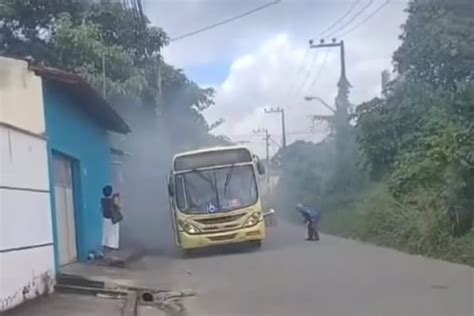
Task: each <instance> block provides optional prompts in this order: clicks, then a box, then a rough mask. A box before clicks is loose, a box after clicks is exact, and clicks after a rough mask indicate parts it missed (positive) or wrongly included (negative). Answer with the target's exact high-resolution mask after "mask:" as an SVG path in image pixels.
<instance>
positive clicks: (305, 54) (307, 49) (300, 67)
mask: <svg viewBox="0 0 474 316" xmlns="http://www.w3.org/2000/svg"><path fill="white" fill-rule="evenodd" d="M309 51H310V50H309V48H306V51H305V52H304V57H303V59H301V61H300V63H299V65H298V68H296V69H297V71H296V72H295V73H294V74H295V76H296V78H298V75H299V73H300V72H302V71H303V69H304V64H305V62H306V58H307V57H308V56H309ZM292 77H293V76H292ZM296 81H297V80H291V84H290V88H289V89H288V90H287V93H288V94H287V95H288V96H291V95H293V90H294V89H295V88H296V87H295V84H296ZM282 92H283V91H282ZM287 102H289V100H288V101H287Z"/></svg>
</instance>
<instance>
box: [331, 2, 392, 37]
mask: <svg viewBox="0 0 474 316" xmlns="http://www.w3.org/2000/svg"><path fill="white" fill-rule="evenodd" d="M390 1H391V0H387V1H385V2H384V3H382V4H381V5H380V6H378V7H377V9H375V10H374V12H372V13H371V14H369V15H368V16H366V17H365V19H363V20H361V21H360V22H359V23H357V24H356V25H354V27H352V28H350V29H349V30H347V31H345V32H344V33H342V34H340V35H339V37H344V36H346V35H348V34H350V33H352V32H353V31H355V30H356V29H358V28H359V27H360V26H361V25H363V24H364V23H366V22H367V21H368V20H370V19H371V18H372V17H373V16H374V15H376V14H377V13H379V11H380V10H382V9H383V8H384V7H385V6H387V5H388V4H389V3H390Z"/></svg>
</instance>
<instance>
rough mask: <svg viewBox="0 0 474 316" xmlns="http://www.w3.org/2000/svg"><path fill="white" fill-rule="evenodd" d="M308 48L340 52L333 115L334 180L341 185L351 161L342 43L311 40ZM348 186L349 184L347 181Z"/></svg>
mask: <svg viewBox="0 0 474 316" xmlns="http://www.w3.org/2000/svg"><path fill="white" fill-rule="evenodd" d="M309 46H310V48H315V49H318V48H331V47H338V48H339V50H340V58H341V59H340V62H341V75H340V78H339V82H338V83H337V87H338V92H337V96H336V102H335V103H336V104H335V110H334V115H333V122H334V130H335V138H336V159H337V160H336V170H335V179H336V181H337V182H338V183H342V182H340V181H339V180H340V179H342V178H343V177H347V176H348V175H349V171H350V170H349V169H348V168H349V166H350V164H351V163H353V162H351V161H348V160H347V158H348V149H349V148H350V146H351V142H350V137H351V136H352V135H351V133H350V125H349V109H350V103H349V88H350V87H351V84H350V83H349V81H348V80H347V77H346V57H345V50H344V41H340V42H337V41H336V39H335V38H333V39H332V42H331V43H325V41H324V39H321V40H320V41H319V44H314V42H313V40H310V41H309ZM347 184H348V185H350V182H349V181H347Z"/></svg>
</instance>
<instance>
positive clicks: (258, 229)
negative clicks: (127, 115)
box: [180, 220, 266, 249]
mask: <svg viewBox="0 0 474 316" xmlns="http://www.w3.org/2000/svg"><path fill="white" fill-rule="evenodd" d="M265 235H266V232H265V221H263V220H262V221H260V222H259V223H258V224H257V225H255V226H253V227H248V228H242V229H239V230H232V231H226V232H219V233H212V234H199V235H191V234H187V233H186V232H183V231H182V232H180V237H181V248H183V249H195V248H204V247H212V246H219V245H228V244H237V243H244V242H248V241H256V240H263V239H265Z"/></svg>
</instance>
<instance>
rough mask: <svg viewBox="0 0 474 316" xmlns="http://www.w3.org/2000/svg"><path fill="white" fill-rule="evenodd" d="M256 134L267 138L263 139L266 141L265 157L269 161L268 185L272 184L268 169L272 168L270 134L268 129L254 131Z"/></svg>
mask: <svg viewBox="0 0 474 316" xmlns="http://www.w3.org/2000/svg"><path fill="white" fill-rule="evenodd" d="M253 132H254V133H255V134H264V135H265V138H264V139H263V140H264V141H265V156H266V161H267V172H266V173H265V174H266V178H267V184H270V175H269V172H268V169H269V168H270V134H269V133H268V130H267V129H266V128H259V129H255V130H253Z"/></svg>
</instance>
